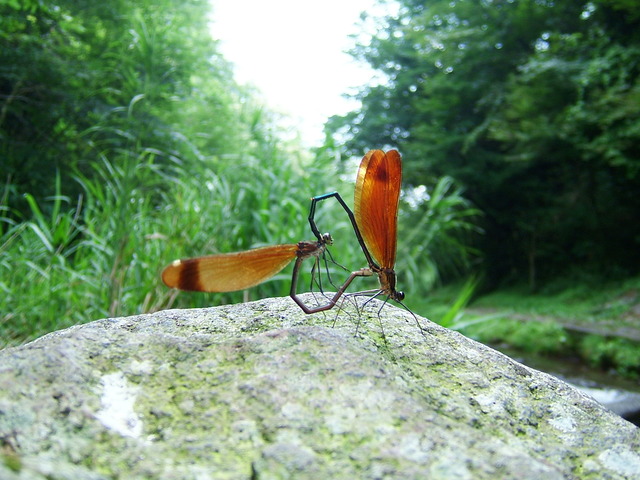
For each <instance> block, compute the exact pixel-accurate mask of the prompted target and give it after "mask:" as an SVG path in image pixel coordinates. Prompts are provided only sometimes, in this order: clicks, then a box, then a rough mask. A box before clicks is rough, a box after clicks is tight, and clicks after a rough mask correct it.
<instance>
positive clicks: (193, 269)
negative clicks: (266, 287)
mask: <svg viewBox="0 0 640 480" xmlns="http://www.w3.org/2000/svg"><path fill="white" fill-rule="evenodd" d="M297 250H298V245H296V244H291V245H289V244H287V245H274V246H270V247H261V248H254V249H253V250H247V251H244V252H236V253H223V254H220V255H210V256H207V257H198V258H190V259H186V260H175V261H174V262H173V263H171V265H169V266H168V267H167V268H165V269H164V271H163V272H162V281H163V282H164V283H165V285H167V286H168V287H171V288H179V289H180V290H189V291H194V292H233V291H235V290H244V289H245V288H249V287H253V286H254V285H258V284H259V283H262V282H264V281H265V280H267V279H269V278H270V277H272V276H274V275H275V274H276V273H278V272H279V271H280V270H282V269H283V268H284V267H286V266H287V265H288V264H289V262H291V260H293V259H294V258H295V257H296V252H297Z"/></svg>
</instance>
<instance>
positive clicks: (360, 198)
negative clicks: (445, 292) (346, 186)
mask: <svg viewBox="0 0 640 480" xmlns="http://www.w3.org/2000/svg"><path fill="white" fill-rule="evenodd" d="M401 182H402V159H401V158H400V154H399V153H398V152H397V151H396V150H389V151H388V152H387V153H386V154H385V153H384V152H383V151H382V150H371V151H369V152H368V153H367V154H366V155H365V156H364V158H363V159H362V162H361V163H360V168H359V169H358V176H357V177H356V190H355V198H354V209H353V210H354V214H355V217H356V223H357V224H358V228H359V229H360V233H361V234H362V238H363V239H364V243H365V244H366V246H367V249H368V250H369V252H370V253H371V255H372V256H373V258H374V260H376V261H377V262H378V263H379V264H380V265H379V266H380V267H382V268H391V269H392V268H393V267H394V265H395V263H396V242H397V236H398V201H399V199H400V184H401Z"/></svg>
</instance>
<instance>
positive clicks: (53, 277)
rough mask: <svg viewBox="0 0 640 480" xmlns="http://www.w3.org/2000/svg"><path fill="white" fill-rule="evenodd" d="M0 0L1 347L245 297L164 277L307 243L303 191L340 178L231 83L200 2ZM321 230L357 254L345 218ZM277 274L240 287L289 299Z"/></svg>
mask: <svg viewBox="0 0 640 480" xmlns="http://www.w3.org/2000/svg"><path fill="white" fill-rule="evenodd" d="M0 8H2V9H3V15H2V18H1V20H0V22H1V23H0V41H1V42H2V45H3V47H4V48H2V49H0V58H1V59H2V60H1V61H0V94H1V96H0V102H2V104H1V107H0V155H1V156H2V160H1V161H0V175H2V183H3V190H2V192H0V292H2V295H0V312H2V313H1V316H0V338H1V339H2V346H4V345H5V344H15V343H18V342H21V341H24V340H26V339H30V338H33V337H34V336H37V335H40V334H42V333H43V332H47V331H51V330H55V329H59V328H63V327H66V326H69V325H73V324H75V323H78V322H83V321H87V320H90V319H96V318H100V317H106V316H116V315H130V314H135V313H142V312H148V311H153V310H157V309H159V308H165V307H168V306H182V307H187V306H196V305H197V306H204V305H212V304H218V303H221V302H227V301H240V300H241V299H242V295H243V293H242V292H240V293H232V294H224V295H223V294H219V295H213V294H209V295H205V294H196V293H193V294H189V293H177V292H175V291H170V290H169V289H168V288H166V287H165V286H164V285H163V284H162V282H161V281H160V272H161V270H162V268H163V267H164V266H166V265H167V264H168V263H169V262H170V261H172V260H174V259H175V258H179V257H182V258H184V257H188V256H200V255H205V254H210V253H218V252H231V251H237V250H242V249H247V248H251V247H256V246H259V245H264V244H274V243H295V242H298V241H300V240H308V239H310V238H309V237H310V236H311V232H309V229H308V227H307V221H306V216H307V215H308V214H307V211H308V207H309V198H310V197H311V196H313V195H317V194H320V193H324V192H326V191H331V190H335V189H337V188H343V186H342V185H341V184H340V183H339V182H338V181H337V179H336V178H335V176H332V175H330V174H328V173H327V172H328V171H329V168H328V164H327V160H326V158H325V159H322V158H318V159H316V161H315V162H312V161H311V160H310V159H308V158H307V157H305V156H304V155H303V154H302V153H301V150H300V148H299V147H298V146H297V145H293V144H291V145H289V144H285V143H284V142H283V141H282V140H280V139H279V138H280V137H281V135H280V132H279V131H278V130H277V129H276V128H275V117H274V115H273V114H272V113H270V112H269V111H268V110H266V109H265V108H264V107H263V106H262V105H261V104H260V102H259V101H258V100H257V99H256V96H255V95H254V94H253V93H252V92H251V91H248V90H246V89H243V88H241V87H239V86H238V85H236V84H235V83H234V81H233V79H232V74H231V70H230V68H229V66H228V64H227V63H226V61H225V60H224V59H223V58H222V57H221V56H220V55H219V53H218V52H217V51H216V46H215V43H214V42H212V41H211V39H210V33H209V30H208V29H209V25H208V21H207V17H208V13H209V8H210V7H209V4H208V3H207V2H202V1H198V0H192V1H189V2H186V3H185V2H180V3H176V2H174V1H171V0H169V1H167V2H164V3H162V4H158V2H142V3H140V2H135V3H126V2H115V3H114V2H109V3H106V4H105V3H95V2H94V3H91V2H80V3H78V2H62V3H58V4H56V5H55V6H54V5H52V4H49V3H46V2H45V3H42V2H40V3H33V4H28V3H25V2H20V3H6V2H5V3H3V4H1V5H0ZM330 207H331V206H324V205H323V206H322V208H321V210H320V211H319V218H326V215H327V212H329V210H330ZM327 224H328V222H327ZM328 225H329V226H330V227H331V228H330V231H331V233H332V235H333V237H334V239H335V240H336V247H335V249H333V250H334V254H335V256H336V259H337V260H338V261H340V262H341V263H343V264H346V265H350V264H352V263H355V258H359V257H356V254H357V245H356V244H354V242H352V241H350V240H351V238H350V237H349V236H348V235H353V234H352V233H350V231H349V229H348V225H347V222H346V219H345V221H340V222H332V223H331V224H328ZM357 265H358V267H360V266H361V265H360V264H359V262H358V263H357ZM309 268H310V266H309ZM287 272H289V273H287ZM289 275H290V270H288V271H287V270H285V271H284V272H283V273H282V274H281V275H279V276H278V277H277V278H276V279H275V280H274V281H271V282H267V283H266V284H264V285H261V286H259V287H257V288H256V289H255V291H253V292H251V294H252V295H254V294H255V295H256V296H263V295H284V294H286V293H288V288H289V287H288V282H282V281H278V280H280V279H283V278H286V277H288V276H289ZM309 283H310V278H309V276H308V275H306V276H304V278H303V280H301V282H300V285H301V288H303V287H302V285H305V286H308V285H309ZM304 288H306V287H304ZM245 295H246V298H248V293H245Z"/></svg>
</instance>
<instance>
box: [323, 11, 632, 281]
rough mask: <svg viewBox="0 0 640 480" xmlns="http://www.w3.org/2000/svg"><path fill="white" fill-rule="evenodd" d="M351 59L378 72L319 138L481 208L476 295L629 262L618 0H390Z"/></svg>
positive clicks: (627, 125)
mask: <svg viewBox="0 0 640 480" xmlns="http://www.w3.org/2000/svg"><path fill="white" fill-rule="evenodd" d="M399 3H400V5H401V8H400V13H399V15H398V16H397V17H392V18H384V19H381V20H378V34H377V35H375V36H374V37H373V38H372V39H371V42H368V43H362V44H359V45H357V46H356V47H354V49H353V54H354V55H356V56H357V57H358V58H360V59H362V60H363V61H366V62H369V63H370V64H371V65H372V66H373V67H375V68H376V69H378V70H379V71H381V72H384V74H385V80H384V81H381V82H379V83H378V84H376V85H369V86H365V87H364V88H363V89H362V90H361V91H360V93H359V98H360V99H361V100H362V102H363V107H362V109H360V110H358V111H354V112H352V113H350V114H348V115H346V116H342V117H333V118H332V119H331V121H330V123H329V124H328V125H327V134H328V136H329V137H330V138H333V139H340V142H339V143H338V142H337V141H336V144H339V145H340V146H341V148H342V146H343V145H345V144H346V147H347V153H348V154H354V155H355V154H357V153H359V152H361V151H362V150H363V149H365V148H366V146H368V145H371V144H380V143H386V144H389V145H395V146H397V147H398V148H399V149H400V151H401V152H403V154H404V157H405V159H406V161H405V164H404V170H405V173H406V175H405V178H410V179H411V181H410V183H412V184H417V185H420V184H423V185H432V184H434V183H435V181H436V179H437V178H439V177H441V176H443V175H447V176H450V177H452V178H454V179H455V180H456V182H458V184H459V185H461V186H462V187H464V189H465V196H466V198H467V199H469V200H471V202H472V203H473V205H475V206H476V207H477V208H479V209H480V210H481V211H482V212H483V213H484V215H483V217H482V220H481V222H480V224H479V225H480V226H481V227H482V228H483V230H484V233H485V234H484V235H483V236H481V237H476V239H475V243H474V246H475V247H476V248H477V249H478V250H479V251H480V252H481V253H482V257H483V259H484V267H483V273H484V274H485V276H484V279H485V282H484V288H485V289H492V288H495V287H498V286H500V285H502V284H504V283H505V282H513V281H521V280H522V279H526V280H527V282H528V284H529V287H530V289H531V290H532V291H535V290H537V289H538V288H539V286H540V285H541V284H542V283H544V282H545V281H547V280H549V279H551V278H554V277H556V276H558V275H563V274H566V273H567V272H570V271H572V270H574V271H580V272H583V271H585V270H589V271H593V272H596V273H597V274H599V275H604V276H607V277H614V278H615V277H617V278H620V277H624V276H627V275H634V274H637V273H638V266H639V264H640V248H639V247H640V222H638V212H639V211H640V208H639V207H640V195H638V192H639V191H640V162H639V155H640V150H639V146H640V83H639V81H638V79H639V73H640V43H639V42H640V15H639V14H638V8H637V7H638V4H637V2H633V1H623V0H594V1H588V2H587V1H569V2H551V1H542V0H537V1H534V0H531V1H527V0H522V1H508V0H504V1H503V0H481V1H464V0H458V1H449V0H433V1H428V2H427V1H419V0H418V1H416V0H401V1H400V2H399Z"/></svg>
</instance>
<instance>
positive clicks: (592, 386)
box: [491, 345, 640, 426]
mask: <svg viewBox="0 0 640 480" xmlns="http://www.w3.org/2000/svg"><path fill="white" fill-rule="evenodd" d="M491 347H492V348H495V349H496V350H498V351H500V352H502V353H504V354H505V355H508V356H509V357H511V358H513V359H514V360H516V361H518V362H520V363H523V364H525V365H527V366H529V367H531V368H535V369H536V370H540V371H542V372H546V373H548V374H550V375H553V376H555V377H558V378H560V379H561V380H563V381H565V382H567V383H569V384H571V385H573V386H574V387H576V388H578V389H580V390H582V391H583V392H585V393H586V394H588V395H589V396H591V397H593V398H594V399H595V400H597V401H598V402H600V403H601V404H602V405H604V406H605V407H606V408H608V409H609V410H611V411H612V412H614V413H617V414H618V415H620V416H621V417H623V418H624V419H626V420H628V421H629V422H631V423H633V424H635V425H638V426H640V382H638V381H634V380H630V379H627V378H623V377H621V376H620V375H617V374H615V373H608V372H604V371H600V370H596V369H593V368H590V367H589V366H588V365H585V364H583V363H581V362H579V361H578V360H577V359H570V358H552V357H542V356H538V355H531V354H527V353H523V352H520V351H516V350H513V349H511V348H509V347H508V346H505V345H491Z"/></svg>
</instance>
